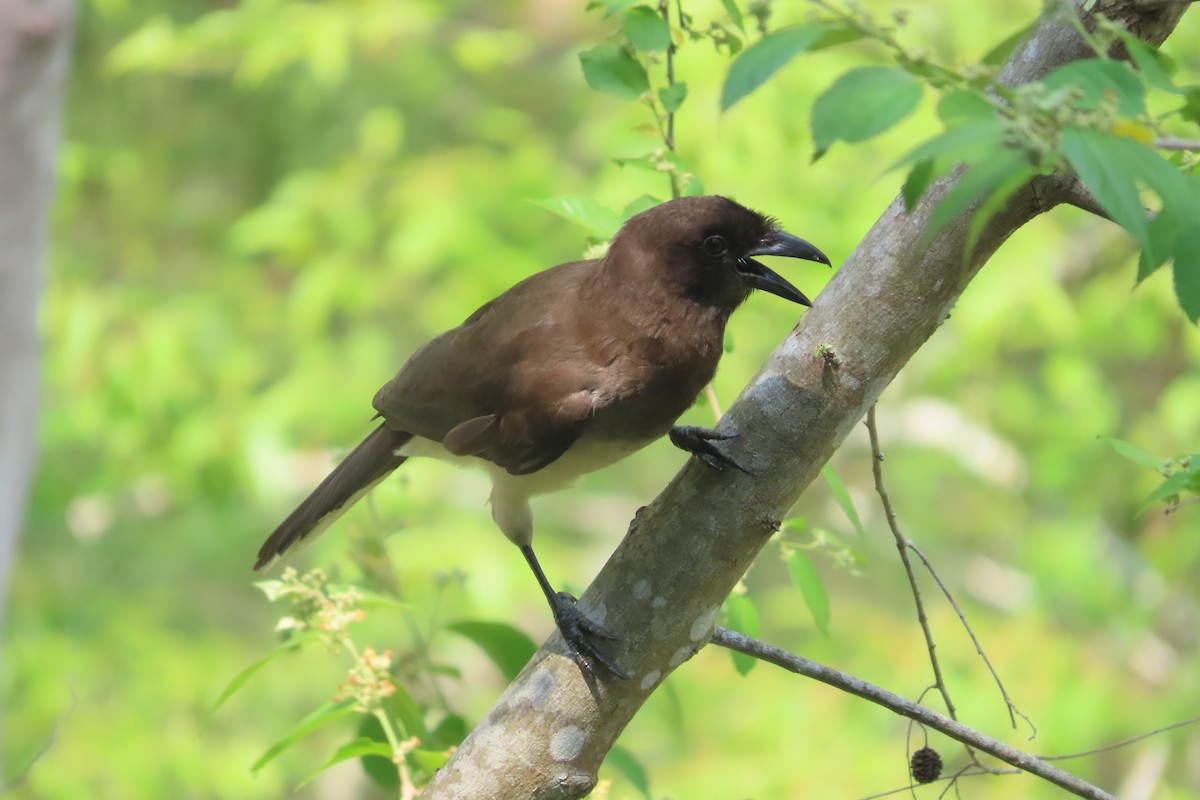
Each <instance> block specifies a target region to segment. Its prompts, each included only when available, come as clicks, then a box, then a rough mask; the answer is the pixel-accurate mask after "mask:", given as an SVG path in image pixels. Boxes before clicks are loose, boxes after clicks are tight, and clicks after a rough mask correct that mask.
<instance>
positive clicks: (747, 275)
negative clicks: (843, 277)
mask: <svg viewBox="0 0 1200 800" xmlns="http://www.w3.org/2000/svg"><path fill="white" fill-rule="evenodd" d="M750 256H787V257H788V258H802V259H804V260H805V261H816V262H817V263H819V264H826V265H828V264H829V259H828V258H827V257H826V256H825V254H824V253H822V252H821V251H820V250H818V249H817V248H815V247H813V246H812V245H811V244H809V243H808V242H806V241H804V240H803V239H801V238H800V237H798V236H792V235H791V234H790V233H784V232H782V231H780V232H778V233H773V234H771V235H770V236H769V237H768V238H767V239H766V240H765V241H764V242H763V243H762V244H761V245H759V246H758V247H757V248H755V249H754V250H751V251H750V252H749V253H747V254H746V258H743V259H741V260H740V261H739V262H738V265H737V270H738V274H739V275H741V276H742V280H743V281H745V282H746V285H748V286H750V287H752V288H755V289H762V290H763V291H764V292H770V293H771V294H774V295H778V296H780V297H782V298H783V299H785V300H791V301H792V302H793V303H799V304H800V305H802V306H811V305H812V301H810V300H809V299H808V298H807V297H805V296H804V293H803V292H801V291H800V290H799V289H797V288H796V287H795V286H792V284H790V283H789V282H788V281H787V280H785V279H784V278H783V276H781V275H779V274H778V273H777V272H775V271H774V270H770V269H767V268H766V267H765V266H764V265H762V264H760V263H759V262H757V261H755V260H754V259H753V258H750Z"/></svg>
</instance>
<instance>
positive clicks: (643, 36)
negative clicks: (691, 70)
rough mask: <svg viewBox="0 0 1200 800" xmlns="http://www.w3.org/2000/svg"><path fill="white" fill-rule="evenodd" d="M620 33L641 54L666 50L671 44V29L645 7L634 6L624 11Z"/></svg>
mask: <svg viewBox="0 0 1200 800" xmlns="http://www.w3.org/2000/svg"><path fill="white" fill-rule="evenodd" d="M621 32H622V33H624V34H625V38H626V39H628V40H629V43H630V44H632V45H633V46H634V47H636V48H637V49H638V50H640V51H641V52H643V53H649V52H653V51H658V50H666V49H667V46H668V45H669V44H671V29H670V28H669V27H667V22H666V20H664V19H663V18H662V17H660V16H659V15H658V14H657V13H656V12H655V11H654V9H652V8H648V7H647V6H634V7H633V8H631V9H629V10H628V11H626V12H625V19H624V20H623V21H622V22H621Z"/></svg>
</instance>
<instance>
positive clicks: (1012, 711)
mask: <svg viewBox="0 0 1200 800" xmlns="http://www.w3.org/2000/svg"><path fill="white" fill-rule="evenodd" d="M908 549H909V550H912V551H913V552H914V553H916V554H917V558H919V559H921V563H922V564H924V565H925V569H927V570H929V574H930V575H931V576H933V579H934V580H935V581H937V585H938V588H939V589H941V590H942V594H943V595H945V596H946V600H947V601H948V602H949V603H950V607H951V608H953V609H954V613H955V614H958V619H959V621H960V622H961V623H962V625H963V627H964V628H965V629H966V631H967V636H970V637H971V643H972V644H973V645H975V652H976V653H978V654H979V657H980V658H982V659H983V663H984V664H985V665H986V666H987V668H988V672H990V673H992V680H994V681H995V682H996V687H997V688H998V689H999V690H1000V696H1001V697H1003V698H1004V704H1005V705H1006V706H1008V718H1009V720H1010V721H1011V722H1012V726H1013V728H1014V729H1015V728H1016V727H1017V717H1020V718H1021V719H1023V720H1025V724H1027V725H1028V726H1029V728H1030V731H1031V733H1030V735H1029V738H1030V739H1032V738H1034V737H1035V736H1037V726H1036V725H1034V724H1033V720H1031V719H1030V718H1029V717H1027V716H1026V715H1025V714H1024V713H1023V712H1022V711H1021V709H1019V708H1017V705H1016V703H1014V702H1013V701H1012V698H1010V697H1009V696H1008V692H1007V691H1006V690H1005V688H1004V683H1003V682H1002V681H1001V680H1000V676H999V675H998V674H996V668H995V667H993V666H992V662H991V660H990V659H989V658H988V657H987V653H985V652H983V645H981V644H980V643H979V639H977V638H976V637H975V631H973V630H971V624H970V623H969V622H967V617H966V615H965V614H963V611H962V609H961V608H959V606H958V603H957V601H955V599H954V595H952V594H950V590H949V589H948V588H946V584H945V583H943V582H942V579H941V576H939V575H938V574H937V570H935V569H934V568H933V564H931V563H929V559H928V558H926V557H925V554H924V553H922V552H921V550H920V548H919V547H917V546H916V545H915V544H913V543H912V542H909V543H908Z"/></svg>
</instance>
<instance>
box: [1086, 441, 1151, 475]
mask: <svg viewBox="0 0 1200 800" xmlns="http://www.w3.org/2000/svg"><path fill="white" fill-rule="evenodd" d="M1096 438H1097V439H1099V440H1100V441H1102V442H1104V443H1105V444H1106V445H1108V446H1109V447H1111V448H1112V449H1113V450H1115V451H1116V452H1117V454H1118V455H1122V456H1125V458H1128V459H1129V460H1130V461H1132V462H1133V463H1135V464H1141V465H1142V466H1143V467H1149V468H1150V469H1152V470H1156V471H1157V470H1161V469H1162V468H1163V463H1164V462H1165V461H1166V459H1164V458H1159V457H1158V456H1156V455H1154V454H1153V453H1147V452H1146V451H1145V450H1143V449H1142V448H1140V447H1138V446H1137V445H1134V444H1130V443H1129V442H1126V441H1124V440H1122V439H1115V438H1113V437H1112V436H1097V437H1096Z"/></svg>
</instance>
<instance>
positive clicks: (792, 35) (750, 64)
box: [721, 23, 828, 111]
mask: <svg viewBox="0 0 1200 800" xmlns="http://www.w3.org/2000/svg"><path fill="white" fill-rule="evenodd" d="M827 30H828V27H827V26H826V25H824V24H822V23H812V24H810V25H798V26H795V27H790V28H780V29H779V30H777V31H774V32H772V33H769V34H767V35H766V36H764V37H763V38H762V39H759V40H758V41H757V42H755V43H754V44H752V45H751V46H750V47H747V48H746V50H745V52H743V53H742V54H741V55H740V56H738V58H737V60H736V61H734V62H733V66H731V67H730V68H729V75H728V76H727V77H726V78H725V87H724V88H723V89H722V90H721V110H722V111H724V110H726V109H728V108H729V107H730V106H732V105H733V104H734V103H736V102H737V101H738V100H741V99H742V98H743V97H745V96H746V95H748V94H750V92H752V91H754V90H755V89H757V88H758V87H759V86H762V84H763V83H764V82H765V81H766V80H767V78H770V77H771V76H772V75H774V74H775V71H776V70H778V69H779V68H780V67H782V66H783V65H784V64H786V63H787V62H789V61H791V60H792V59H793V58H795V57H796V56H798V55H800V54H801V53H803V52H805V51H806V50H809V49H811V48H812V46H813V45H815V44H816V43H817V42H818V41H819V40H820V39H821V37H822V36H823V35H824V34H825V32H826V31H827Z"/></svg>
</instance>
